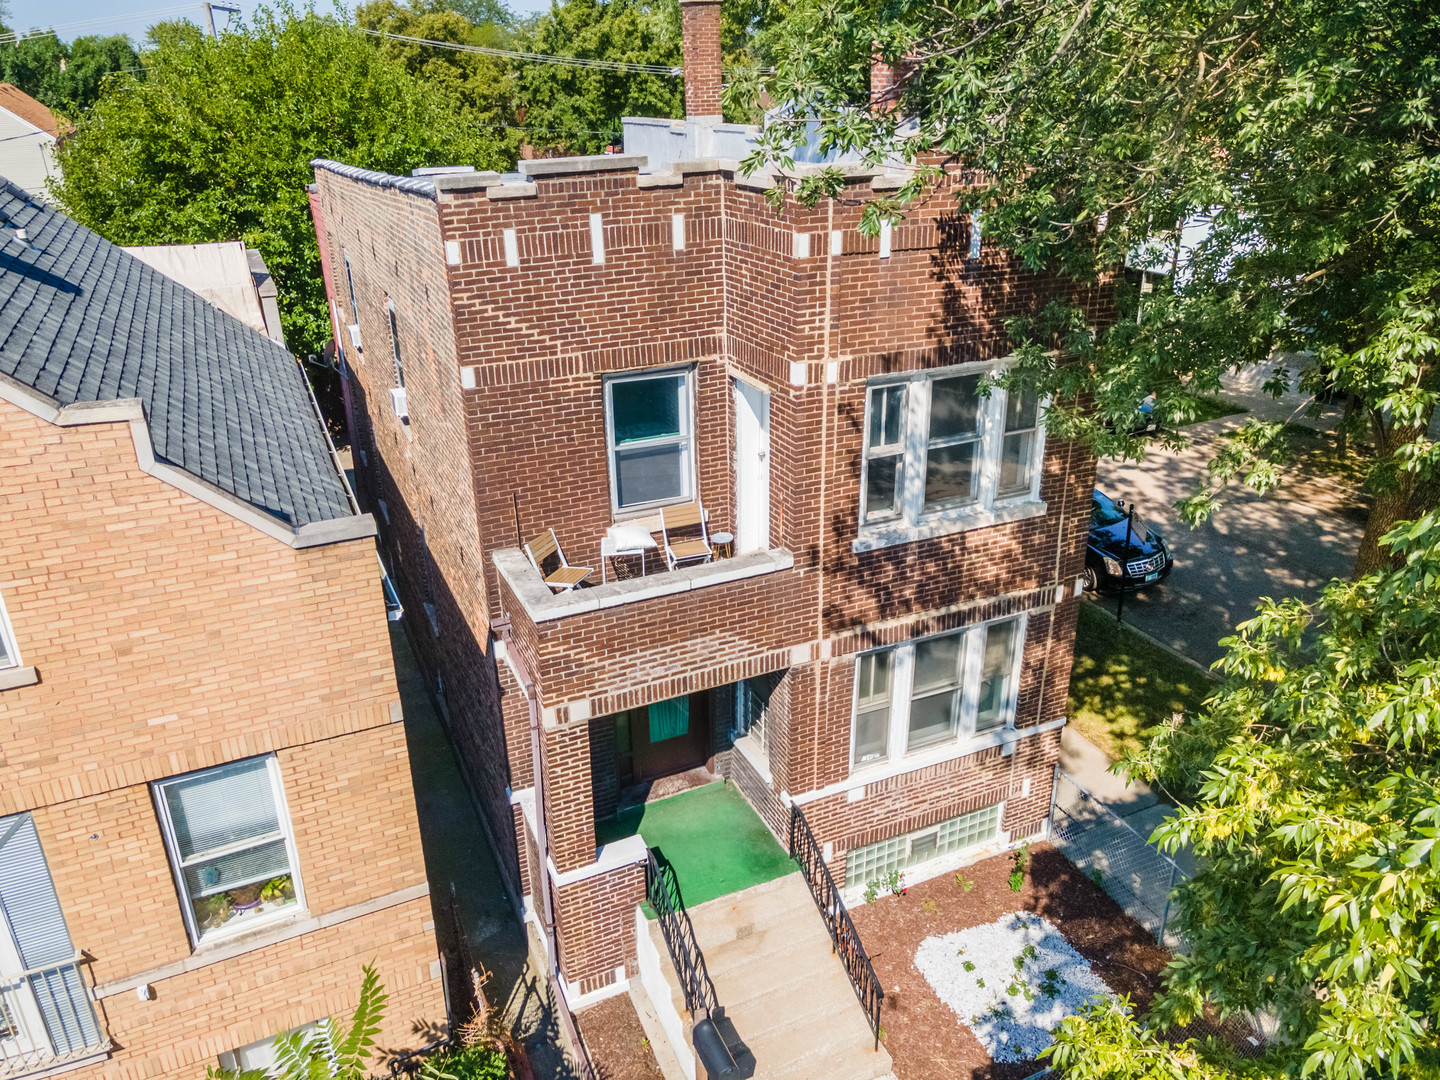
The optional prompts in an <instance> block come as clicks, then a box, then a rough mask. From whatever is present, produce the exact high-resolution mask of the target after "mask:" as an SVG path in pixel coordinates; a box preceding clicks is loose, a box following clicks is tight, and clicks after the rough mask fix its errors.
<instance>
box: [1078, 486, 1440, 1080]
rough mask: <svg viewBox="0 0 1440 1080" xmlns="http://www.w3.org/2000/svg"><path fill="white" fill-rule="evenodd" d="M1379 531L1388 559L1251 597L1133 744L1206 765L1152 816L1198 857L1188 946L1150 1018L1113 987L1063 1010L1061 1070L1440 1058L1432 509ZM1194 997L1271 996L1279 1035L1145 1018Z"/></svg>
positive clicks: (1153, 758)
mask: <svg viewBox="0 0 1440 1080" xmlns="http://www.w3.org/2000/svg"><path fill="white" fill-rule="evenodd" d="M1384 543H1385V545H1386V546H1387V547H1388V549H1389V550H1390V551H1391V552H1393V554H1394V556H1395V559H1396V561H1397V562H1398V563H1399V568H1398V569H1390V570H1384V571H1376V572H1374V573H1371V574H1367V575H1365V576H1363V577H1360V578H1358V579H1356V580H1354V581H1349V582H1334V583H1332V584H1331V585H1330V586H1328V587H1327V588H1326V589H1325V591H1324V593H1323V594H1322V596H1321V598H1320V599H1319V601H1318V602H1317V603H1315V604H1314V605H1313V606H1309V605H1305V604H1303V603H1301V602H1300V601H1298V600H1287V601H1284V602H1279V603H1277V602H1274V601H1268V600H1267V601H1265V602H1263V603H1262V604H1261V605H1260V608H1259V610H1258V612H1257V614H1256V616H1255V618H1254V619H1252V620H1250V621H1249V622H1247V623H1244V624H1242V625H1241V626H1240V627H1239V628H1238V631H1237V633H1236V635H1235V636H1234V637H1232V638H1228V639H1226V641H1225V643H1224V644H1226V645H1227V646H1228V649H1229V651H1228V654H1227V656H1226V658H1225V660H1224V661H1223V668H1224V671H1225V674H1226V681H1225V683H1224V685H1223V687H1222V688H1221V689H1220V690H1219V691H1218V692H1217V693H1216V694H1215V695H1214V696H1213V697H1212V698H1211V699H1210V701H1209V702H1208V703H1207V708H1206V711H1205V712H1204V713H1203V714H1202V715H1201V716H1200V717H1199V718H1198V719H1197V720H1194V721H1191V722H1190V723H1188V724H1185V725H1183V726H1178V727H1176V728H1174V729H1172V730H1171V731H1169V732H1167V733H1165V734H1164V735H1162V736H1161V737H1160V738H1159V739H1157V740H1156V741H1155V742H1154V743H1153V744H1152V745H1151V746H1150V747H1149V748H1148V749H1147V750H1146V751H1145V752H1143V753H1142V754H1140V755H1139V756H1138V757H1137V758H1135V759H1134V760H1133V761H1132V762H1131V763H1130V764H1131V766H1132V767H1134V768H1135V769H1136V770H1137V771H1138V772H1139V773H1140V774H1141V775H1142V776H1145V777H1146V778H1149V779H1153V778H1155V777H1157V776H1166V777H1174V776H1176V775H1182V776H1190V777H1194V778H1197V779H1198V781H1199V785H1200V786H1199V793H1198V796H1197V797H1196V798H1195V799H1194V801H1193V802H1192V803H1190V804H1189V805H1186V806H1182V807H1181V809H1180V811H1179V813H1178V814H1177V815H1176V816H1174V817H1172V818H1171V819H1170V820H1169V821H1168V822H1166V823H1165V824H1163V825H1161V826H1160V828H1159V829H1158V830H1157V840H1158V842H1159V843H1160V844H1161V845H1162V846H1163V847H1168V848H1171V849H1174V848H1177V847H1179V846H1181V845H1185V844H1188V845H1190V846H1191V847H1192V848H1193V850H1194V853H1195V855H1196V856H1197V857H1198V859H1199V862H1200V865H1201V869H1200V871H1199V872H1198V873H1197V874H1196V875H1195V876H1194V877H1193V878H1191V879H1190V880H1189V881H1187V882H1184V883H1183V884H1182V885H1180V886H1179V888H1178V890H1177V892H1176V894H1175V902H1176V903H1177V904H1178V906H1179V912H1180V918H1179V923H1178V925H1179V928H1180V931H1181V933H1182V934H1183V936H1184V938H1185V940H1186V942H1187V944H1188V951H1187V952H1185V953H1183V954H1182V955H1179V956H1177V957H1176V958H1175V960H1174V961H1173V962H1172V963H1171V964H1170V967H1169V968H1168V970H1167V972H1166V980H1165V989H1164V992H1163V993H1162V994H1161V995H1160V997H1159V998H1158V999H1157V1002H1156V1004H1155V1007H1154V1008H1153V1010H1152V1014H1151V1017H1150V1019H1149V1022H1148V1025H1147V1027H1145V1028H1136V1027H1134V1026H1132V1025H1131V1024H1129V1023H1128V1022H1121V1020H1122V1019H1123V1018H1121V1017H1120V1016H1119V1014H1118V1013H1117V1011H1116V1010H1115V1009H1112V1008H1108V1007H1107V1008H1105V1009H1101V1010H1098V1011H1097V1013H1096V1014H1094V1015H1091V1016H1090V1017H1087V1018H1082V1019H1077V1020H1072V1021H1068V1022H1067V1024H1066V1027H1065V1030H1064V1031H1063V1032H1062V1034H1061V1036H1060V1038H1059V1040H1058V1043H1057V1048H1056V1050H1055V1054H1054V1061H1055V1063H1056V1064H1057V1065H1061V1066H1063V1067H1064V1073H1065V1075H1067V1076H1073V1077H1076V1078H1077V1080H1091V1078H1094V1080H1099V1078H1101V1077H1112V1078H1113V1077H1135V1078H1142V1077H1143V1078H1152V1077H1153V1078H1157V1080H1158V1078H1160V1077H1174V1078H1176V1080H1179V1078H1180V1077H1203V1076H1206V1075H1216V1076H1220V1075H1226V1074H1227V1073H1228V1072H1230V1071H1252V1072H1255V1073H1256V1074H1257V1075H1274V1076H1278V1075H1281V1074H1288V1075H1292V1076H1293V1075H1311V1074H1313V1075H1318V1076H1323V1077H1333V1078H1338V1080H1363V1078H1366V1077H1370V1076H1378V1075H1381V1074H1387V1073H1388V1074H1391V1075H1401V1074H1408V1075H1434V1071H1433V1070H1435V1069H1436V1068H1437V1066H1440V1028H1437V1021H1440V754H1437V740H1440V513H1432V514H1430V515H1428V516H1426V517H1425V518H1423V519H1421V520H1419V521H1415V522H1407V523H1405V524H1403V525H1401V526H1399V527H1398V528H1396V529H1394V530H1393V531H1392V532H1391V533H1389V534H1388V535H1387V537H1386V538H1385V541H1384ZM1207 1007H1209V1008H1215V1009H1219V1010H1221V1011H1222V1012H1233V1011H1241V1012H1244V1013H1250V1014H1263V1015H1270V1016H1273V1017H1274V1018H1275V1019H1276V1020H1277V1021H1278V1023H1279V1027H1280V1034H1281V1037H1280V1038H1279V1039H1277V1040H1275V1041H1274V1042H1273V1043H1272V1048H1271V1050H1270V1053H1269V1056H1268V1058H1267V1059H1265V1060H1264V1061H1262V1062H1259V1063H1255V1064H1249V1065H1245V1066H1241V1065H1239V1063H1237V1062H1235V1061H1233V1060H1229V1059H1228V1058H1227V1055H1225V1054H1224V1053H1223V1052H1218V1053H1217V1052H1214V1051H1212V1050H1209V1049H1208V1048H1205V1047H1197V1046H1194V1045H1191V1046H1186V1047H1179V1048H1176V1047H1169V1046H1167V1045H1166V1044H1165V1043H1164V1041H1163V1040H1161V1039H1159V1038H1158V1037H1156V1036H1155V1035H1153V1034H1151V1029H1155V1030H1161V1029H1164V1028H1165V1027H1167V1026H1169V1025H1172V1024H1175V1023H1187V1022H1189V1021H1190V1020H1191V1019H1193V1018H1194V1017H1196V1016H1198V1015H1200V1014H1201V1012H1202V1011H1203V1010H1204V1009H1206V1008H1207ZM1416 1069H1418V1070H1420V1071H1418V1072H1416V1071H1414V1070H1416Z"/></svg>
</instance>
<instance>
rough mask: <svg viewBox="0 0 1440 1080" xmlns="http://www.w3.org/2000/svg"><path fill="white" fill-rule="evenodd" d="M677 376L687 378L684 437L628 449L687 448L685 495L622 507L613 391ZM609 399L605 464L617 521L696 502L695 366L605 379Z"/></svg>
mask: <svg viewBox="0 0 1440 1080" xmlns="http://www.w3.org/2000/svg"><path fill="white" fill-rule="evenodd" d="M677 375H683V376H684V377H685V390H684V393H683V395H682V396H683V398H684V402H683V405H684V409H683V411H682V415H681V418H680V434H679V435H667V436H664V437H662V438H658V439H647V440H645V441H643V442H635V443H626V444H625V449H627V450H629V449H634V448H637V447H643V446H664V445H679V446H682V447H684V465H683V468H682V477H683V479H684V481H685V491H684V493H683V494H681V495H679V496H677V497H675V498H671V499H658V500H654V501H651V502H645V503H633V504H631V505H629V506H625V507H622V506H621V505H620V485H619V482H618V479H619V478H618V476H617V474H616V470H615V451H616V449H617V447H616V445H615V408H614V398H613V396H612V395H611V388H612V387H614V386H616V385H618V384H620V383H627V382H644V381H645V380H647V379H673V378H674V377H675V376H677ZM603 393H604V398H605V463H606V467H607V469H608V471H609V473H610V512H611V514H612V516H614V517H615V518H617V519H618V518H629V517H639V516H641V515H644V514H648V513H652V512H654V511H655V510H657V509H658V508H660V507H662V506H679V505H681V504H683V503H687V502H693V501H694V500H695V367H694V365H693V364H692V365H689V366H686V367H667V368H647V369H646V370H644V371H628V372H624V373H620V374H614V375H606V376H605V379H604V390H603Z"/></svg>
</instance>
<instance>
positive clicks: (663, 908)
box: [645, 851, 720, 1018]
mask: <svg viewBox="0 0 1440 1080" xmlns="http://www.w3.org/2000/svg"><path fill="white" fill-rule="evenodd" d="M645 899H646V900H648V901H649V902H650V907H651V908H652V909H654V911H655V916H656V919H657V920H658V921H659V923H660V933H661V935H662V936H663V937H664V938H665V948H666V949H667V950H669V953H670V962H671V963H672V964H674V965H675V973H676V974H677V975H678V976H679V977H680V989H681V991H682V992H683V993H684V995H685V1008H686V1009H687V1010H689V1012H690V1016H691V1017H692V1018H693V1017H695V1016H696V1014H697V1013H698V1014H703V1015H704V1016H707V1017H708V1016H709V1015H710V1013H711V1012H713V1011H714V1010H715V1009H717V1008H719V1004H720V1003H719V1001H717V1000H716V997H715V984H714V983H712V982H711V981H710V972H709V971H708V970H706V968H705V955H704V954H703V953H702V952H701V951H700V946H699V944H697V943H696V941H695V927H694V926H692V925H691V923H690V916H689V915H688V914H687V913H686V911H685V905H684V904H683V903H682V902H681V900H680V887H679V884H678V883H677V882H676V880H675V871H674V869H673V868H672V867H670V865H669V864H668V863H667V864H666V865H665V866H663V867H662V866H661V865H660V862H659V860H658V859H656V858H655V852H653V851H651V852H649V853H648V861H647V863H646V867H645Z"/></svg>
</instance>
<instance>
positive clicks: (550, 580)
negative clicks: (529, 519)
mask: <svg viewBox="0 0 1440 1080" xmlns="http://www.w3.org/2000/svg"><path fill="white" fill-rule="evenodd" d="M525 554H526V556H527V557H528V558H529V559H530V565H531V566H533V567H535V572H536V573H537V574H539V575H540V576H541V577H542V578H544V579H545V584H546V585H549V586H550V588H552V589H554V590H555V591H556V592H564V591H565V590H566V589H573V588H575V586H576V585H579V584H580V583H581V582H582V581H584V580H585V579H586V578H587V577H589V576H590V575H591V574H593V573H594V572H595V570H594V568H593V567H590V566H571V565H570V564H569V563H568V562H567V561H566V560H565V552H563V551H561V550H560V541H559V540H557V539H555V530H554V529H546V530H545V531H544V532H543V533H541V534H540V535H539V536H537V537H535V539H534V540H531V541H530V542H529V543H528V544H526V545H525ZM552 555H553V556H554V557H555V561H556V562H558V563H559V564H560V565H559V567H558V568H557V569H556V570H555V571H554V572H553V573H550V574H547V573H546V572H545V561H546V560H547V559H549V558H550V557H551V556H552Z"/></svg>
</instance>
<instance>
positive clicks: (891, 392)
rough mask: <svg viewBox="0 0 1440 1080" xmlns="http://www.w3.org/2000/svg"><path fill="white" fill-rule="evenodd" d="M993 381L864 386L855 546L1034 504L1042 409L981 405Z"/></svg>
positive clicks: (962, 372) (934, 375) (959, 374)
mask: <svg viewBox="0 0 1440 1080" xmlns="http://www.w3.org/2000/svg"><path fill="white" fill-rule="evenodd" d="M993 373H994V368H993V366H991V365H967V366H966V367H965V368H960V369H955V368H950V369H946V370H944V371H940V372H922V373H916V374H913V375H908V376H904V377H900V378H895V377H892V376H885V377H883V378H882V379H881V380H879V381H876V382H872V383H871V384H870V387H869V390H868V393H867V395H866V403H865V411H866V420H865V448H864V454H863V465H862V472H863V476H862V478H861V484H860V538H859V540H857V547H859V548H860V549H861V550H864V549H865V548H868V547H877V546H884V545H885V544H887V543H901V542H904V541H906V540H912V539H918V538H919V537H920V536H921V535H938V534H939V533H940V532H945V531H950V530H949V529H945V528H939V529H937V528H936V526H937V525H944V524H946V523H953V525H958V527H961V528H964V527H968V526H970V525H973V524H980V523H986V522H987V521H988V520H995V519H999V520H1003V519H1004V518H1003V515H1004V514H1005V513H1006V512H1007V511H1008V510H1009V508H1010V507H1011V506H1014V505H1015V504H1021V503H1023V504H1034V503H1036V502H1038V499H1039V485H1038V482H1037V481H1038V475H1039V469H1038V464H1039V461H1040V457H1041V453H1042V449H1043V441H1044V440H1043V437H1042V435H1043V427H1042V424H1041V417H1040V414H1041V411H1042V410H1041V404H1040V402H1039V401H1038V400H1037V399H1036V398H1035V397H1034V395H1029V394H1022V393H1015V394H1009V393H1007V392H1006V391H1005V390H1004V389H1002V388H1000V387H998V386H992V387H991V389H990V394H989V396H988V397H986V396H985V395H984V394H983V393H982V392H981V383H982V381H983V379H984V378H985V376H986V375H988V374H993ZM952 527H953V526H952Z"/></svg>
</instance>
